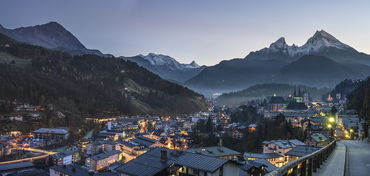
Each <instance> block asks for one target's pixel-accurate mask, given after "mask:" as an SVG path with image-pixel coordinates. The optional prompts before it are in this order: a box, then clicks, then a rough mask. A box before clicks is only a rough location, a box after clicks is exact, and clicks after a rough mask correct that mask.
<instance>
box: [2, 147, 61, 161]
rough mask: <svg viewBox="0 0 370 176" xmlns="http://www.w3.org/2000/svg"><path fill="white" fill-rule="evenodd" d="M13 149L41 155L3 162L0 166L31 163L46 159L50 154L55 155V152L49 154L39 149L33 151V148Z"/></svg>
mask: <svg viewBox="0 0 370 176" xmlns="http://www.w3.org/2000/svg"><path fill="white" fill-rule="evenodd" d="M15 149H16V150H26V151H30V152H38V153H42V154H43V155H40V156H34V157H31V158H23V159H17V160H11V161H3V162H0V165H1V164H12V163H19V162H24V161H33V160H37V159H42V158H46V157H48V156H49V155H52V154H54V153H56V152H50V151H46V150H41V149H35V148H21V147H17V148H15Z"/></svg>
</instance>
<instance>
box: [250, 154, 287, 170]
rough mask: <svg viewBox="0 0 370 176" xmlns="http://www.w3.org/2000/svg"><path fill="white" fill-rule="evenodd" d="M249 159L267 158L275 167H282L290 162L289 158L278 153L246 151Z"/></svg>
mask: <svg viewBox="0 0 370 176" xmlns="http://www.w3.org/2000/svg"><path fill="white" fill-rule="evenodd" d="M244 158H245V159H247V160H253V161H254V160H266V161H268V162H269V163H271V164H272V165H274V166H275V167H281V166H283V165H284V164H286V163H287V162H288V158H285V156H283V155H280V154H277V153H247V152H246V153H244Z"/></svg>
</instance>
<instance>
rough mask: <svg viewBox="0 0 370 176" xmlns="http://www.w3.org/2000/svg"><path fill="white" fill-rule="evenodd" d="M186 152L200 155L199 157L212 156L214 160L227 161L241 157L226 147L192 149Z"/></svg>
mask: <svg viewBox="0 0 370 176" xmlns="http://www.w3.org/2000/svg"><path fill="white" fill-rule="evenodd" d="M187 151H188V152H192V153H197V154H201V155H207V156H212V157H216V158H222V159H228V160H231V159H235V158H237V157H239V156H241V153H239V152H237V151H234V150H231V149H229V148H226V147H221V146H212V147H201V148H193V149H188V150H187Z"/></svg>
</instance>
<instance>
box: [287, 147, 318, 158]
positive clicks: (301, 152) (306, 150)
mask: <svg viewBox="0 0 370 176" xmlns="http://www.w3.org/2000/svg"><path fill="white" fill-rule="evenodd" d="M320 148H321V147H314V146H303V145H301V146H296V147H294V148H293V149H292V150H290V151H289V152H287V153H286V154H285V155H286V156H287V157H288V162H291V161H293V160H296V159H298V158H300V157H303V156H306V155H309V154H311V153H313V152H315V151H317V150H319V149H320Z"/></svg>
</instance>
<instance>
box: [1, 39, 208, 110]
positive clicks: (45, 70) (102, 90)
mask: <svg viewBox="0 0 370 176" xmlns="http://www.w3.org/2000/svg"><path fill="white" fill-rule="evenodd" d="M15 99H16V100H17V101H21V102H27V103H31V104H36V105H41V106H44V107H46V106H48V107H49V106H50V105H52V106H53V107H54V108H56V109H58V110H61V111H63V112H66V113H71V112H73V113H71V114H81V115H84V116H90V115H92V116H94V115H95V116H96V115H100V116H106V115H112V114H124V115H138V114H143V115H145V114H152V115H156V114H157V115H171V114H185V113H192V112H199V111H202V110H205V109H206V108H207V103H206V101H205V99H204V97H203V96H201V95H199V94H197V93H194V92H193V91H191V90H189V89H188V88H185V87H183V86H180V85H177V84H174V83H172V82H170V81H167V80H164V79H161V78H160V77H159V76H158V75H155V74H153V73H152V72H150V71H148V70H146V69H144V68H142V67H139V66H138V65H137V64H136V63H133V62H129V61H124V60H122V59H120V58H115V57H109V58H107V57H102V56H98V55H93V54H88V55H81V56H80V55H76V56H72V55H70V54H68V53H66V52H61V51H57V50H50V49H46V48H43V47H39V46H34V45H29V44H25V43H22V42H18V41H15V40H13V39H11V38H9V37H7V36H5V35H3V34H0V100H1V101H13V100H15Z"/></svg>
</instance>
